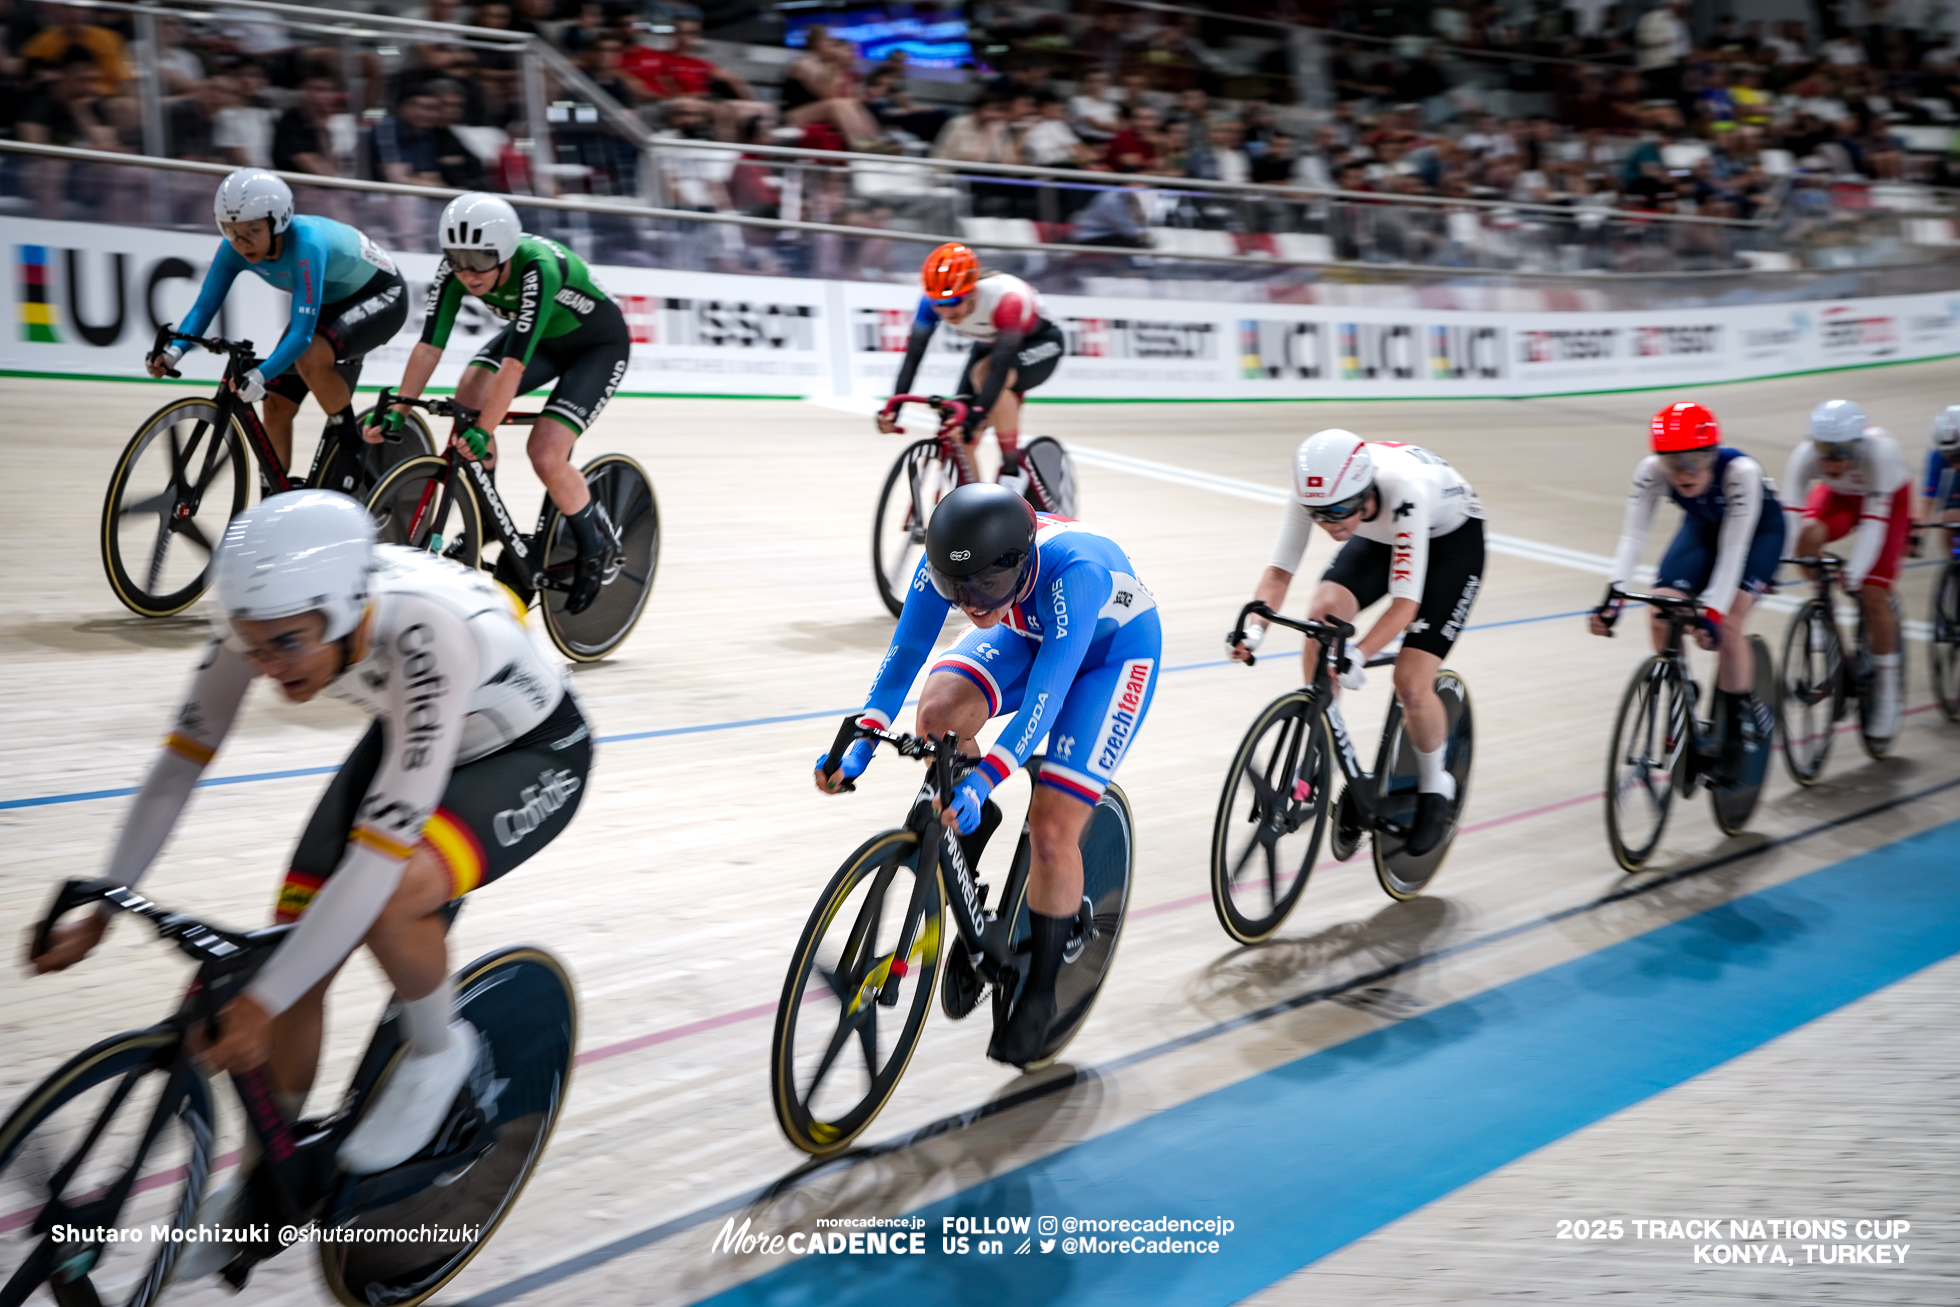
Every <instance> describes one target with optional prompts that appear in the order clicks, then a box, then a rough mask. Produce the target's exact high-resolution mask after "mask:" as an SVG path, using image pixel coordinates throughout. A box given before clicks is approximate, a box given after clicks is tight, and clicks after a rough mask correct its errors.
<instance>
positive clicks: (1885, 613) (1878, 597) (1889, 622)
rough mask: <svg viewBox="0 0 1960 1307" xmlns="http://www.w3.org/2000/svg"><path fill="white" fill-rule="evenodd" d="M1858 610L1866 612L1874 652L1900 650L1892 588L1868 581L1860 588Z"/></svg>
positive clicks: (1894, 651)
mask: <svg viewBox="0 0 1960 1307" xmlns="http://www.w3.org/2000/svg"><path fill="white" fill-rule="evenodd" d="M1858 611H1859V612H1861V613H1863V614H1864V618H1865V630H1866V632H1867V633H1868V634H1869V635H1870V636H1871V642H1872V652H1873V653H1875V654H1880V655H1883V654H1890V653H1897V652H1898V651H1899V621H1898V618H1897V617H1896V616H1894V614H1893V612H1892V589H1891V587H1890V586H1882V585H1875V584H1873V583H1872V582H1871V581H1869V580H1868V581H1866V582H1865V584H1864V585H1863V586H1861V587H1860V588H1859V590H1858Z"/></svg>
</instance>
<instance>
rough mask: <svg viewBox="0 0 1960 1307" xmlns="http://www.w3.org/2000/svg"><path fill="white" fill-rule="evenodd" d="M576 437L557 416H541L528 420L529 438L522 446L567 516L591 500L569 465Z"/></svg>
mask: <svg viewBox="0 0 1960 1307" xmlns="http://www.w3.org/2000/svg"><path fill="white" fill-rule="evenodd" d="M577 441H578V432H576V431H574V430H572V429H571V428H570V427H568V426H566V425H565V424H564V423H563V422H560V421H559V420H558V419H556V418H543V417H541V418H539V419H538V420H537V421H536V422H534V423H532V424H531V439H530V442H529V443H528V444H526V445H525V447H524V452H525V453H527V454H529V455H530V456H531V470H532V471H534V472H536V473H537V474H538V480H540V481H542V482H544V489H545V493H546V494H548V495H550V496H551V502H552V503H554V504H556V505H558V511H559V512H561V513H564V514H565V515H566V516H567V517H569V516H571V515H572V514H573V513H576V512H578V511H579V510H580V509H581V508H584V507H585V506H586V505H587V504H589V503H591V502H592V491H591V489H590V488H589V487H588V486H587V485H586V484H585V478H584V477H582V476H580V475H579V470H578V469H577V468H575V467H573V466H572V446H573V445H574V444H575V443H577Z"/></svg>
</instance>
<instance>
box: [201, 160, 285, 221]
mask: <svg viewBox="0 0 1960 1307" xmlns="http://www.w3.org/2000/svg"><path fill="white" fill-rule="evenodd" d="M211 214H212V216H213V217H214V218H216V219H217V220H218V229H219V230H220V231H223V230H224V224H226V223H228V222H250V221H251V220H252V219H254V218H270V219H272V234H273V235H274V236H277V235H278V234H279V233H280V232H282V231H284V230H286V228H287V227H288V226H290V225H291V224H292V221H293V188H292V187H290V186H288V185H286V183H285V182H283V181H281V180H279V178H277V177H275V176H274V175H273V174H271V173H269V172H267V171H266V170H265V169H263V168H240V169H239V170H238V171H236V172H234V173H231V174H230V175H229V176H227V177H226V178H225V179H224V180H223V181H222V182H219V183H218V193H217V194H216V195H214V196H212V197H211Z"/></svg>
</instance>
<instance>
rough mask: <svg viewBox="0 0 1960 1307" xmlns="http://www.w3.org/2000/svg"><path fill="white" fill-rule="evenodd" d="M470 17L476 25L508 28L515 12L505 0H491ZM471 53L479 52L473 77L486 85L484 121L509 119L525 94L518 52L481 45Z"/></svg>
mask: <svg viewBox="0 0 1960 1307" xmlns="http://www.w3.org/2000/svg"><path fill="white" fill-rule="evenodd" d="M471 21H472V22H473V23H474V24H475V25H476V26H477V27H489V28H493V29H495V30H497V31H499V32H507V31H510V30H511V24H512V22H513V21H515V15H513V14H512V13H511V8H510V5H509V4H508V3H506V2H505V0H489V3H486V4H480V5H478V6H477V7H476V13H475V15H474V16H473V18H472V19H471ZM472 53H474V54H475V56H476V76H475V78H474V80H475V81H476V83H477V85H479V86H481V87H482V88H483V112H484V121H485V122H488V123H492V124H498V123H504V122H507V121H509V120H510V117H511V114H512V112H513V109H514V107H515V106H516V105H517V103H518V102H519V100H520V99H521V98H522V95H523V92H522V90H521V89H520V86H519V78H520V76H521V72H522V70H521V67H520V65H519V56H518V55H516V54H515V53H513V52H511V51H509V50H496V49H491V48H488V47H478V48H477V49H475V50H474V51H472Z"/></svg>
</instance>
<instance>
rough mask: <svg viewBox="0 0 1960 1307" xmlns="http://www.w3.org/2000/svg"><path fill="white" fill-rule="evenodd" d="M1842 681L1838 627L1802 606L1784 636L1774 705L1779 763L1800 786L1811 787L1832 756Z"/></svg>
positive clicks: (1820, 611)
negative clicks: (1780, 747) (1780, 740)
mask: <svg viewBox="0 0 1960 1307" xmlns="http://www.w3.org/2000/svg"><path fill="white" fill-rule="evenodd" d="M1845 680H1846V677H1845V668H1844V645H1843V643H1842V642H1841V640H1840V638H1839V636H1838V629H1837V622H1836V621H1835V620H1834V619H1833V617H1832V616H1831V610H1830V609H1829V608H1828V607H1827V606H1825V604H1824V603H1822V602H1821V601H1819V600H1816V599H1810V600H1806V601H1805V603H1804V606H1803V607H1802V608H1800V609H1798V610H1797V615H1796V617H1795V619H1794V620H1792V621H1791V623H1790V629H1789V630H1788V631H1786V632H1785V633H1784V636H1783V666H1782V672H1781V674H1780V675H1779V677H1778V680H1777V701H1776V709H1777V716H1778V718H1779V725H1780V726H1781V727H1782V729H1783V762H1784V764H1785V765H1786V766H1787V767H1789V769H1790V779H1792V780H1794V781H1795V782H1796V783H1797V784H1799V785H1815V784H1816V783H1817V777H1818V776H1819V775H1820V774H1822V772H1823V770H1824V760H1825V759H1826V758H1828V757H1830V756H1831V741H1832V739H1833V738H1834V737H1835V736H1836V734H1837V720H1838V718H1839V717H1842V716H1843V715H1844V699H1845Z"/></svg>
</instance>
